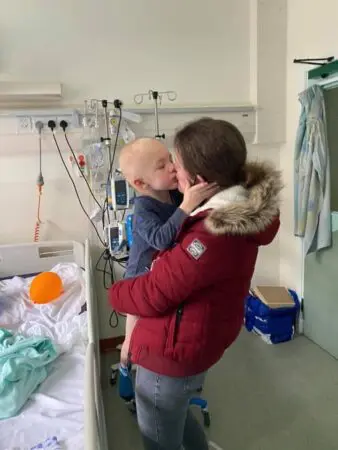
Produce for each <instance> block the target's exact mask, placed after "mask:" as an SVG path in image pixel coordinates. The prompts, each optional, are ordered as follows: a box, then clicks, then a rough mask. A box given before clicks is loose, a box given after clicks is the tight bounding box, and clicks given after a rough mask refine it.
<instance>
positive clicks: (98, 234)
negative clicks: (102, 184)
mask: <svg viewBox="0 0 338 450" xmlns="http://www.w3.org/2000/svg"><path fill="white" fill-rule="evenodd" d="M55 126H56V125H55V122H54V121H53V120H50V121H49V122H48V127H49V128H50V129H51V130H52V135H53V138H54V142H55V145H56V148H57V150H58V153H59V156H60V159H61V161H62V164H63V166H64V168H65V170H66V172H67V174H68V177H69V179H70V181H71V183H72V185H73V188H74V191H75V194H76V197H77V199H78V201H79V204H80V206H81V208H82V211H83V212H84V214H85V215H86V217H87V219H88V220H89V222H90V223H91V224H92V227H93V228H94V230H95V232H96V234H97V237H98V239H99V241H100V242H101V244H102V245H103V247H105V243H104V242H103V240H102V238H101V236H100V233H99V232H98V230H97V228H96V226H95V224H94V222H93V221H92V220H91V218H90V217H89V215H88V213H87V211H86V210H85V208H84V206H83V204H82V202H81V198H80V195H79V193H78V190H77V188H76V184H75V182H74V180H73V178H72V176H71V174H70V172H69V170H68V167H67V164H66V162H65V160H64V158H63V156H62V153H61V150H60V147H59V144H58V141H57V139H56V137H55V132H54V129H55Z"/></svg>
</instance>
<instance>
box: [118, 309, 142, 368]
mask: <svg viewBox="0 0 338 450" xmlns="http://www.w3.org/2000/svg"><path fill="white" fill-rule="evenodd" d="M137 319H138V317H136V316H131V315H130V314H127V319H126V337H125V339H124V342H123V344H122V349H121V360H120V361H121V364H122V365H123V366H124V367H127V365H128V362H129V345H130V338H131V335H132V332H133V329H134V327H135V325H136V322H137Z"/></svg>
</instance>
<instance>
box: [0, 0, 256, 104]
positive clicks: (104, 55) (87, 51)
mask: <svg viewBox="0 0 338 450" xmlns="http://www.w3.org/2000/svg"><path fill="white" fill-rule="evenodd" d="M0 4H1V6H2V8H1V15H0V41H1V65H0V67H1V69H0V74H1V72H2V75H3V76H9V77H14V78H19V79H22V78H24V79H25V80H26V79H32V80H34V81H53V80H55V81H60V82H62V83H64V84H65V95H66V97H67V102H68V103H74V104H77V103H81V104H82V103H83V100H84V98H92V97H94V98H106V97H108V98H121V99H122V100H123V101H124V102H125V103H126V104H131V103H133V96H134V94H136V93H138V92H147V91H148V90H149V89H158V90H168V89H172V90H176V91H177V93H178V101H179V102H180V103H224V102H226V103H232V102H236V103H237V102H239V103H247V102H248V101H249V45H248V41H249V0H236V1H232V0H210V1H209V2H208V5H207V4H206V3H205V2H202V1H201V2H198V1H196V0H184V1H181V0H172V1H170V2H168V1H159V0H142V1H135V0H114V1H112V0H100V1H93V0H58V1H55V2H46V1H45V0H25V1H19V0H14V1H11V2H8V1H6V0H1V1H0ZM206 6H207V7H206Z"/></svg>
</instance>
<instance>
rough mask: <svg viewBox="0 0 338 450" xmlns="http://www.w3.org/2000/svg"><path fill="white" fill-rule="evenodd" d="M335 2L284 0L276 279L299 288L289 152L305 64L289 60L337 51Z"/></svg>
mask: <svg viewBox="0 0 338 450" xmlns="http://www.w3.org/2000/svg"><path fill="white" fill-rule="evenodd" d="M337 17H338V3H337V2H336V1H335V0H322V1H321V2H312V1H306V0H289V1H288V33H287V38H288V47H287V144H286V145H285V146H284V148H282V150H281V157H280V161H281V167H282V168H283V172H284V180H285V182H286V188H285V190H284V206H283V208H282V219H283V224H282V228H281V232H280V279H281V283H282V284H285V285H287V286H290V287H293V288H296V289H300V288H301V247H300V241H299V239H297V238H295V237H293V154H294V143H295V138H296V131H297V126H298V118H299V113H300V106H299V102H298V93H299V92H301V91H302V90H304V88H305V72H306V70H308V69H309V67H308V68H307V66H303V65H298V64H293V59H294V58H309V57H312V58H315V57H317V58H320V57H327V56H332V55H335V56H336V57H337V56H338V55H337V41H338V28H337V26H336V18H337Z"/></svg>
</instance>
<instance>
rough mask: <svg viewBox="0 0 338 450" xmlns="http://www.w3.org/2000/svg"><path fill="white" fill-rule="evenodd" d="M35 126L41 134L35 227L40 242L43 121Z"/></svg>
mask: <svg viewBox="0 0 338 450" xmlns="http://www.w3.org/2000/svg"><path fill="white" fill-rule="evenodd" d="M35 127H36V129H37V131H38V134H39V175H38V178H37V180H36V185H37V188H38V208H37V214H36V223H35V228H34V242H38V241H39V238H40V227H41V219H40V206H41V196H42V188H43V186H44V184H45V182H44V179H43V175H42V136H41V134H42V129H43V123H42V122H40V121H38V122H36V124H35Z"/></svg>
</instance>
